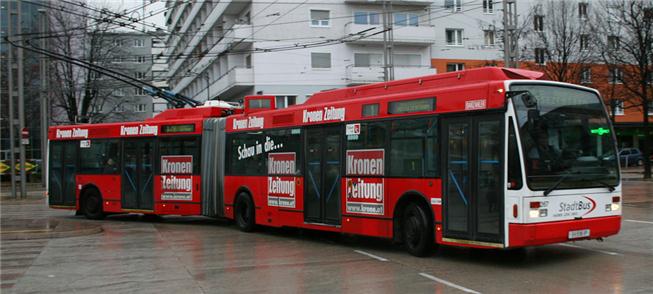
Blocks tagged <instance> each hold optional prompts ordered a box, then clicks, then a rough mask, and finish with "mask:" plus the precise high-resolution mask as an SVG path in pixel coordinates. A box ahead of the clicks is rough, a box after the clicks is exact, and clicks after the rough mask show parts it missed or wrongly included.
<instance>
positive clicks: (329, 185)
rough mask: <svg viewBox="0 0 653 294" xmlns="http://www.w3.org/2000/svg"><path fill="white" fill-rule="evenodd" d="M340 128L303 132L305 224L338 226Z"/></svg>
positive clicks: (321, 128) (310, 129)
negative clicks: (304, 148) (304, 151)
mask: <svg viewBox="0 0 653 294" xmlns="http://www.w3.org/2000/svg"><path fill="white" fill-rule="evenodd" d="M341 137H342V132H341V127H339V126H337V127H320V128H309V129H306V145H305V146H306V153H305V154H306V160H305V162H306V168H305V169H304V170H305V171H306V174H305V175H304V221H306V222H309V223H324V224H331V225H338V224H340V170H341V168H340V165H341V157H342V154H341V149H342V146H341Z"/></svg>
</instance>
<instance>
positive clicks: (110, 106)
mask: <svg viewBox="0 0 653 294" xmlns="http://www.w3.org/2000/svg"><path fill="white" fill-rule="evenodd" d="M71 9H72V8H71ZM88 13H89V12H88V11H79V12H78V13H76V14H75V15H73V14H70V13H68V12H66V11H58V10H53V11H52V12H51V13H50V23H51V28H52V30H53V32H52V33H51V34H50V36H49V37H50V38H49V48H48V49H50V50H52V51H54V52H56V53H58V54H61V55H65V56H70V57H73V58H77V59H81V60H83V61H86V62H89V63H93V64H95V65H97V66H101V67H111V68H112V69H114V70H115V69H118V70H119V69H120V67H119V65H118V64H119V63H118V62H119V61H121V59H122V56H124V55H125V52H121V50H120V46H117V45H116V42H115V40H116V39H115V37H111V36H112V34H111V32H110V30H111V27H110V25H109V24H108V23H102V22H96V21H93V20H92V19H93V17H91V15H88ZM50 73H51V74H50V82H49V85H50V88H51V92H50V95H51V101H52V120H53V122H55V123H90V122H93V123H98V122H102V121H104V120H106V119H108V118H114V119H116V118H118V119H119V118H120V117H126V116H128V115H129V113H128V112H129V110H127V112H125V111H115V110H118V109H120V110H123V108H124V105H125V104H126V103H127V102H128V101H126V100H125V99H124V95H117V94H118V93H121V92H124V90H123V89H122V88H124V87H127V86H126V85H124V84H122V83H120V82H118V81H113V80H110V79H107V78H106V77H103V76H102V75H101V74H98V73H97V72H94V71H91V70H88V69H86V68H82V67H79V66H76V65H74V64H71V63H69V62H65V61H59V60H57V61H53V62H51V63H50ZM103 108H104V109H103ZM100 109H101V111H100ZM116 116H117V117H116Z"/></svg>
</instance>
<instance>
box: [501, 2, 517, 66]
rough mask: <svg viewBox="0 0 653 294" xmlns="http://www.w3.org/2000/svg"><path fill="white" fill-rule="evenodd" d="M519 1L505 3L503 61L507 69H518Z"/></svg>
mask: <svg viewBox="0 0 653 294" xmlns="http://www.w3.org/2000/svg"><path fill="white" fill-rule="evenodd" d="M516 30H517V0H504V1H503V61H504V66H505V67H513V68H516V67H517V48H519V47H518V46H517V35H515V31H516Z"/></svg>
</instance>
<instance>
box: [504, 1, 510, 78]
mask: <svg viewBox="0 0 653 294" xmlns="http://www.w3.org/2000/svg"><path fill="white" fill-rule="evenodd" d="M502 4H503V66H504V67H510V56H512V53H511V51H510V48H511V42H510V33H509V30H508V26H509V24H508V1H505V0H504V1H503V2H502Z"/></svg>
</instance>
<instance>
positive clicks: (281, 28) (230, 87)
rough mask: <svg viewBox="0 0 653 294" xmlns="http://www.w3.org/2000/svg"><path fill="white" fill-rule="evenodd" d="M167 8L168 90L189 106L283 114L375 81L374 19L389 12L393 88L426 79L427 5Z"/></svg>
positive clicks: (379, 55) (379, 54)
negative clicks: (244, 102) (252, 104)
mask: <svg viewBox="0 0 653 294" xmlns="http://www.w3.org/2000/svg"><path fill="white" fill-rule="evenodd" d="M382 2H383V1H362V0H347V1H333V2H323V1H294V0H293V1H285V2H283V3H279V4H274V5H269V3H257V2H256V1H252V2H248V1H234V2H220V3H218V2H217V1H215V2H213V1H202V2H196V3H177V2H175V1H169V2H168V8H169V10H168V12H167V15H166V17H167V25H168V30H169V31H171V32H172V34H171V35H170V36H169V37H168V39H167V40H166V46H167V50H166V56H168V57H169V60H168V65H169V84H170V88H171V89H172V90H173V91H175V92H178V93H182V94H184V95H187V96H189V97H193V98H194V99H196V100H207V99H218V98H219V99H221V100H230V101H238V100H241V99H242V98H243V96H245V95H250V94H257V93H258V94H266V95H275V96H277V97H278V99H277V105H278V106H279V107H285V106H288V105H292V104H295V103H302V102H303V101H305V100H306V99H307V98H308V97H310V95H312V94H313V93H315V92H318V91H322V90H325V89H332V88H340V87H345V86H349V85H357V84H364V83H370V82H379V81H383V79H384V64H385V62H384V33H383V31H384V26H383V23H384V21H383V14H382V12H383V11H384V9H385V10H386V11H394V13H392V14H391V16H390V20H386V21H385V23H386V24H389V23H391V22H392V23H394V26H395V28H394V30H393V33H392V36H388V35H386V36H385V38H386V43H385V44H392V53H391V54H390V53H388V54H387V56H388V57H390V56H391V57H392V59H393V64H394V77H395V79H400V78H407V77H414V76H420V75H427V74H432V73H435V70H434V69H433V68H432V67H431V59H432V56H431V46H432V44H433V43H434V42H435V41H436V34H435V31H436V29H435V27H434V25H433V22H432V20H431V17H429V15H430V12H431V9H432V2H431V1H424V0H413V1H392V2H393V4H391V5H386V7H385V8H384V5H383V3H382Z"/></svg>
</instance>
